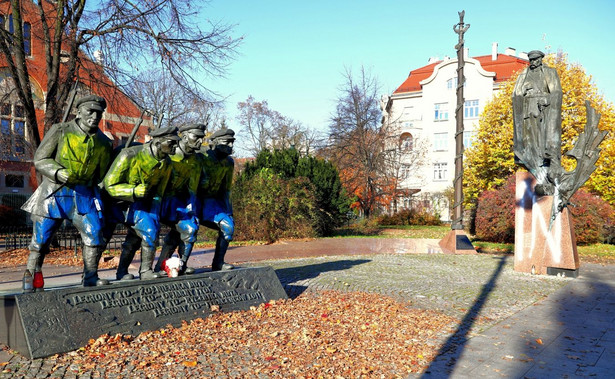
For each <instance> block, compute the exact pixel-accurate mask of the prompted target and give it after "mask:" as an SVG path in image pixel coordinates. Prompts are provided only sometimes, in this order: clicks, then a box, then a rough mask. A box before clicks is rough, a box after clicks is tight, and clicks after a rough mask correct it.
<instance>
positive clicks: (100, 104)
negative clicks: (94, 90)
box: [75, 95, 107, 112]
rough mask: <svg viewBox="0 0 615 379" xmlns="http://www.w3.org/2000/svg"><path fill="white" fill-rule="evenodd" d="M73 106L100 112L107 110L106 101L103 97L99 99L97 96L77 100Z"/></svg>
mask: <svg viewBox="0 0 615 379" xmlns="http://www.w3.org/2000/svg"><path fill="white" fill-rule="evenodd" d="M75 106H76V107H77V108H80V107H87V108H89V109H94V110H97V111H101V112H102V111H104V110H105V108H107V101H106V100H105V98H104V97H100V96H97V95H89V96H85V97H82V98H81V99H79V100H77V102H76V103H75Z"/></svg>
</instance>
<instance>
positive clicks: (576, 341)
mask: <svg viewBox="0 0 615 379" xmlns="http://www.w3.org/2000/svg"><path fill="white" fill-rule="evenodd" d="M581 270H582V271H585V272H582V276H581V277H579V278H578V279H575V280H574V282H571V283H569V284H568V285H567V286H566V287H565V291H560V292H558V294H557V296H554V297H553V298H552V299H549V300H550V302H546V304H544V306H543V304H540V305H539V306H535V307H534V308H536V309H535V311H534V312H532V314H531V315H528V317H531V318H532V320H531V321H532V322H531V323H529V322H528V323H526V324H528V325H534V326H535V328H532V329H531V330H520V331H519V332H523V335H522V337H523V338H520V344H523V346H519V351H523V352H524V354H523V356H525V357H527V358H528V360H529V361H530V362H531V363H532V364H531V365H519V366H520V367H519V369H518V370H517V372H518V373H519V375H522V376H524V377H527V378H544V377H546V376H552V377H555V376H557V377H565V376H567V375H577V376H583V377H599V378H600V377H602V378H606V377H613V370H614V369H615V328H614V326H615V291H614V288H613V285H612V280H613V278H612V277H610V275H609V276H604V274H603V275H601V274H600V273H598V272H595V271H592V270H591V268H589V267H588V268H587V269H586V270H584V267H583V266H582V267H581ZM609 281H611V283H608V282H609ZM543 308H544V309H543ZM551 320H553V321H555V322H550V323H548V321H551ZM520 334H521V333H520ZM538 339H540V343H537V341H538Z"/></svg>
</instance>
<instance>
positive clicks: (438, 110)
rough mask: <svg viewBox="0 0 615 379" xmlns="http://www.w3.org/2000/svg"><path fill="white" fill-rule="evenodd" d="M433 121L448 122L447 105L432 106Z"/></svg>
mask: <svg viewBox="0 0 615 379" xmlns="http://www.w3.org/2000/svg"><path fill="white" fill-rule="evenodd" d="M434 119H435V120H436V121H446V120H448V103H436V104H435V105H434Z"/></svg>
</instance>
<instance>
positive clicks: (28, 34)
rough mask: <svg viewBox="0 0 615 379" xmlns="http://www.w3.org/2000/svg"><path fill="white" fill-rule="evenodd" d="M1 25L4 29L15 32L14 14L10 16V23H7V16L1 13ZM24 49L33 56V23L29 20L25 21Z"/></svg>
mask: <svg viewBox="0 0 615 379" xmlns="http://www.w3.org/2000/svg"><path fill="white" fill-rule="evenodd" d="M0 25H2V28H3V29H5V30H8V32H9V33H10V34H13V33H14V32H15V23H14V22H13V15H12V14H11V15H9V17H8V25H6V17H5V16H4V15H0ZM23 51H24V53H25V54H26V55H27V56H32V24H30V23H29V22H24V23H23Z"/></svg>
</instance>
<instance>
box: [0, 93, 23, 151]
mask: <svg viewBox="0 0 615 379" xmlns="http://www.w3.org/2000/svg"><path fill="white" fill-rule="evenodd" d="M0 132H1V134H2V135H1V137H2V142H3V145H4V146H10V148H6V151H2V154H3V155H5V156H8V157H9V158H16V156H17V155H23V154H24V152H25V147H26V119H25V110H24V107H23V106H22V105H19V104H11V103H2V104H0Z"/></svg>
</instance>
